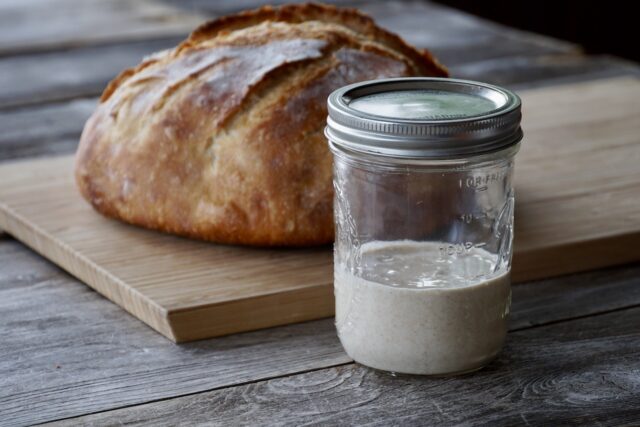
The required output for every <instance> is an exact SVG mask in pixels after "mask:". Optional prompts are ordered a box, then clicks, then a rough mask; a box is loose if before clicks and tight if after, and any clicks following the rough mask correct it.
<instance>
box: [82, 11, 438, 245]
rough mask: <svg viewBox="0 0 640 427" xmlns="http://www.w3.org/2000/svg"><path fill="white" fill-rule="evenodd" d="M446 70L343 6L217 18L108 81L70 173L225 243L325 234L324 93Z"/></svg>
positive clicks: (91, 192)
mask: <svg viewBox="0 0 640 427" xmlns="http://www.w3.org/2000/svg"><path fill="white" fill-rule="evenodd" d="M446 74H447V73H446V70H445V69H444V67H442V66H441V65H440V64H438V63H437V62H436V61H435V59H434V58H433V57H432V56H431V55H430V54H429V53H428V52H426V51H418V50H416V49H414V48H412V47H410V46H408V45H407V44H406V43H404V42H403V41H402V39H400V38H399V37H398V36H396V35H394V34H391V33H389V32H387V31H384V30H382V29H380V28H378V27H377V26H376V25H375V24H374V22H373V21H372V20H371V19H370V18H369V17H367V16H365V15H363V14H361V13H359V12H357V11H356V10H353V9H338V8H335V7H333V6H325V5H317V4H307V5H288V6H282V7H278V8H272V7H263V8H261V9H258V10H255V11H250V12H244V13H240V14H237V15H233V16H228V17H224V18H220V19H218V20H215V21H212V22H209V23H206V24H204V25H202V26H201V27H199V28H198V29H196V30H195V31H194V32H193V33H192V34H191V36H190V37H189V38H188V39H187V40H186V41H184V42H183V43H182V44H180V45H179V46H178V47H177V48H175V49H173V50H169V51H165V52H161V53H159V54H156V55H154V56H153V57H150V58H148V59H146V60H144V61H143V62H142V63H141V64H140V65H138V66H137V67H135V68H132V69H129V70H125V71H123V72H122V73H121V74H120V75H119V76H118V77H116V78H115V79H114V80H113V81H112V82H111V83H109V85H108V86H107V88H106V89H105V91H104V93H103V94H102V97H101V100H100V104H99V105H98V107H97V109H96V111H95V112H94V114H93V115H92V116H91V118H90V119H89V120H88V121H87V124H86V125H85V128H84V131H83V133H82V137H81V140H80V146H79V148H78V152H77V156H76V180H77V183H78V186H79V188H80V191H81V193H82V195H83V196H84V197H85V198H86V199H87V200H88V201H89V202H90V203H91V204H92V205H93V206H94V207H95V208H96V209H97V210H98V211H100V212H101V213H103V214H105V215H107V216H109V217H113V218H118V219H120V220H123V221H125V222H128V223H132V224H136V225H140V226H143V227H147V228H151V229H156V230H161V231H165V232H169V233H175V234H179V235H184V236H188V237H193V238H198V239H204V240H211V241H216V242H222V243H234V244H247V245H256V246H306V245H317V244H326V243H329V242H331V241H332V240H333V218H332V200H333V189H332V159H331V154H330V152H329V150H328V148H327V143H326V140H325V139H324V136H323V127H324V123H325V118H326V114H327V110H326V98H327V96H328V94H329V93H330V92H331V91H332V90H334V89H336V88H338V87H340V86H343V85H346V84H350V83H353V82H356V81H361V80H369V79H374V78H382V77H393V76H415V75H429V76H446Z"/></svg>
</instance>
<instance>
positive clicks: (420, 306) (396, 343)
mask: <svg viewBox="0 0 640 427" xmlns="http://www.w3.org/2000/svg"><path fill="white" fill-rule="evenodd" d="M441 248H442V245H441V244H437V243H430V242H422V243H421V242H414V241H407V240H405V241H394V242H371V243H366V244H365V245H364V246H363V247H362V257H363V260H364V261H363V263H365V264H366V265H367V266H366V267H365V268H364V271H366V274H364V277H358V276H356V275H355V274H353V273H350V272H349V271H348V270H347V269H346V268H344V266H342V267H338V268H336V271H335V278H334V280H335V281H334V286H335V297H336V327H337V330H338V335H339V337H340V341H341V342H342V345H343V346H344V348H345V350H346V352H347V354H349V356H350V357H352V358H353V359H355V360H357V361H359V362H360V363H363V364H365V365H367V366H371V367H373V368H379V369H384V370H388V371H394V372H398V373H407V374H427V375H428V374H442V373H449V374H451V373H457V372H456V371H457V369H458V367H460V366H464V367H465V371H471V370H474V369H478V368H480V367H482V366H484V365H485V364H486V363H487V362H488V361H490V360H491V359H493V358H494V357H495V356H496V354H497V353H498V351H499V349H500V348H501V347H502V344H503V341H504V337H505V334H506V330H507V320H508V314H509V305H510V300H511V291H510V280H509V273H508V272H502V273H500V274H497V275H492V272H491V269H492V268H493V265H495V263H496V260H495V258H496V256H495V255H492V254H490V253H489V252H486V251H484V250H482V249H474V250H473V251H472V252H471V253H470V254H468V255H466V256H465V259H464V261H463V262H462V263H459V262H458V263H453V262H451V261H447V260H442V259H441V258H440V252H441ZM390 270H391V271H390Z"/></svg>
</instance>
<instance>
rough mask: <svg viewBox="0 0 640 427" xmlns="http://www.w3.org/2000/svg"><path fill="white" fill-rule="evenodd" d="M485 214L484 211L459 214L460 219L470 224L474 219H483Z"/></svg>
mask: <svg viewBox="0 0 640 427" xmlns="http://www.w3.org/2000/svg"><path fill="white" fill-rule="evenodd" d="M486 217H487V214H486V213H484V212H476V213H465V214H461V215H460V220H462V222H464V223H466V224H471V223H472V222H473V221H475V220H479V219H484V218H486Z"/></svg>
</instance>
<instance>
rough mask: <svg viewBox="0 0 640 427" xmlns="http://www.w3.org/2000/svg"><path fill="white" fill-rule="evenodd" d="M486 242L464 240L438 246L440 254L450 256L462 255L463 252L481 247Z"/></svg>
mask: <svg viewBox="0 0 640 427" xmlns="http://www.w3.org/2000/svg"><path fill="white" fill-rule="evenodd" d="M486 245H487V244H486V243H484V242H482V243H473V242H464V243H452V244H449V245H443V246H440V247H438V250H439V251H440V255H441V256H452V255H462V254H465V253H467V252H469V251H471V249H473V248H482V247H484V246H486Z"/></svg>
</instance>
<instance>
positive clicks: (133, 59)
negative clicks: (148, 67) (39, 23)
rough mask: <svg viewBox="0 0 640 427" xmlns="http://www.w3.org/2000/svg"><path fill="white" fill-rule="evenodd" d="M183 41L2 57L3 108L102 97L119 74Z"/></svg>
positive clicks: (1, 105)
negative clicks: (145, 57) (148, 56)
mask: <svg viewBox="0 0 640 427" xmlns="http://www.w3.org/2000/svg"><path fill="white" fill-rule="evenodd" d="M179 40H180V38H172V39H162V40H159V41H153V42H143V43H128V44H126V45H110V46H101V47H91V48H84V49H73V50H68V51H63V52H51V53H40V54H34V55H20V56H12V57H6V58H0V88H2V90H1V91H0V107H1V108H5V109H6V108H9V107H17V106H22V105H33V104H38V103H42V102H51V101H60V100H69V99H73V98H77V97H87V96H96V95H99V94H100V93H101V92H102V90H103V89H104V87H105V86H106V84H107V83H108V82H109V81H110V80H111V79H112V78H113V77H115V76H116V75H117V74H118V73H119V72H120V71H122V70H123V69H125V68H128V67H131V66H133V65H136V64H137V63H139V62H140V61H141V60H142V58H143V57H144V56H146V55H149V54H151V53H153V52H155V51H158V50H163V49H166V48H169V47H172V46H174V45H175V44H176V43H177V42H178V41H179Z"/></svg>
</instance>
